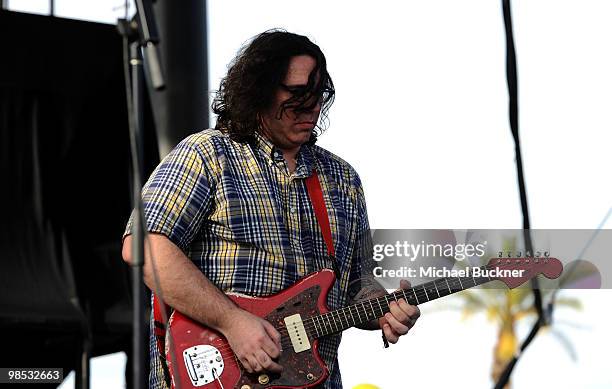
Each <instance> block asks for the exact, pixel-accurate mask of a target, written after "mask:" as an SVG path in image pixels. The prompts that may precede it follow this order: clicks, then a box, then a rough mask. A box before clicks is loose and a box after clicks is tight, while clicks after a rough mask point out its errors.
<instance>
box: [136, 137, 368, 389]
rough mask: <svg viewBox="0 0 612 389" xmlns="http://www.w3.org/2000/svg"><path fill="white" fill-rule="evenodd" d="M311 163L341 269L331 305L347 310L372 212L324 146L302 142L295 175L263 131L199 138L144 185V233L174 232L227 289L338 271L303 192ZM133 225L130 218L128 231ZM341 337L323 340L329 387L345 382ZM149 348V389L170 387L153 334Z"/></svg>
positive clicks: (257, 290) (257, 289) (263, 291)
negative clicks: (244, 138) (250, 138)
mask: <svg viewBox="0 0 612 389" xmlns="http://www.w3.org/2000/svg"><path fill="white" fill-rule="evenodd" d="M313 168H315V169H316V171H317V173H318V175H319V180H320V182H321V188H322V190H323V196H324V200H325V205H326V207H327V212H328V216H329V222H330V227H331V231H332V237H333V241H334V249H335V254H336V261H337V265H338V268H339V271H340V274H341V279H340V280H339V282H336V283H335V284H334V287H333V289H332V290H331V292H330V294H329V297H328V305H329V307H330V308H331V309H336V308H340V307H343V306H345V305H346V304H347V301H348V285H349V284H351V283H352V281H354V280H358V279H359V278H360V276H361V270H362V258H361V256H362V255H361V253H363V252H364V246H366V245H367V244H368V242H367V236H369V230H368V228H369V226H368V218H367V213H366V206H365V199H364V195H363V190H362V186H361V182H360V180H359V177H358V175H357V174H356V172H355V171H354V170H353V168H352V167H351V166H350V165H349V164H348V163H346V162H345V161H343V160H342V159H340V158H338V157H337V156H335V155H333V154H332V153H330V152H328V151H326V150H324V149H322V148H321V147H318V146H307V145H304V146H302V147H301V149H300V152H299V153H298V158H297V166H296V170H295V172H294V173H289V171H288V168H287V165H286V163H285V160H284V158H283V155H282V153H281V151H280V150H278V149H277V148H276V147H274V146H273V145H272V143H271V142H270V141H269V140H267V139H265V138H264V137H262V136H260V135H256V137H255V141H254V142H251V143H245V144H242V143H237V142H235V141H233V140H231V139H230V138H229V136H228V135H226V134H224V133H222V132H220V131H216V130H205V131H202V132H200V133H197V134H193V135H191V136H189V137H187V138H185V139H184V140H183V141H182V142H181V143H179V144H178V145H177V146H176V148H175V149H174V150H173V151H172V152H170V154H168V156H167V157H166V158H165V159H164V160H163V161H162V162H161V163H160V164H159V166H158V167H157V168H156V169H155V171H154V172H153V174H152V175H151V177H150V178H149V180H148V181H147V183H146V184H145V186H144V187H143V190H142V198H143V202H144V204H143V208H144V213H145V219H146V222H147V229H148V231H149V232H153V233H159V234H163V235H165V236H167V237H168V238H169V239H170V240H171V241H172V242H174V243H175V244H176V245H177V246H178V247H180V248H181V249H182V250H183V252H185V254H186V255H187V257H189V258H191V260H192V261H193V263H194V264H195V265H196V266H197V267H198V268H199V269H200V270H201V271H202V273H204V275H205V276H206V277H207V278H208V279H209V280H210V281H211V282H213V283H214V284H215V285H216V286H217V287H218V288H219V289H220V290H222V291H224V292H226V293H227V292H234V293H242V294H247V295H254V296H266V295H270V294H273V293H276V292H278V291H280V290H283V289H285V288H287V287H289V286H291V285H293V284H294V283H295V282H296V281H298V280H299V279H300V278H301V277H303V276H305V275H307V274H309V273H312V272H314V271H317V270H320V269H322V268H333V264H332V263H330V262H329V261H330V260H329V259H328V255H327V248H326V245H325V242H324V240H323V235H322V233H321V229H320V227H319V224H318V223H317V220H316V217H315V213H314V209H313V206H312V204H311V201H310V198H309V196H308V192H307V190H306V185H305V180H304V179H305V178H306V177H308V176H310V174H312V173H311V172H312V170H313ZM130 228H131V222H129V223H128V226H127V228H126V235H127V234H129V232H130ZM194 298H198V296H194ZM340 338H341V336H340V335H334V336H329V337H326V338H323V339H322V340H321V342H320V348H319V350H320V352H321V356H322V357H323V359H324V360H325V362H326V364H327V366H328V368H329V369H330V373H331V376H330V378H329V379H328V380H327V382H326V383H325V385H324V387H325V388H327V389H331V388H341V387H342V382H341V378H340V371H339V369H338V361H337V353H338V346H339V344H340ZM150 352H151V375H150V388H166V385H165V382H164V378H163V371H162V368H161V363H160V359H159V354H158V351H157V347H156V344H155V338H154V336H153V331H151V339H150Z"/></svg>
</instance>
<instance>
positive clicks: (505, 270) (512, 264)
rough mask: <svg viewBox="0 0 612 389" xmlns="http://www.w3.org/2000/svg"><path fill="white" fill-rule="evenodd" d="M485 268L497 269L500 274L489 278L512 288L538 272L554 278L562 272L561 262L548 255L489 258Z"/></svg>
mask: <svg viewBox="0 0 612 389" xmlns="http://www.w3.org/2000/svg"><path fill="white" fill-rule="evenodd" d="M487 269H491V270H494V269H499V270H500V274H502V275H501V276H499V277H491V278H492V279H496V280H500V281H501V282H503V283H504V284H506V285H507V286H508V288H510V289H513V288H516V287H517V286H520V285H522V284H524V283H525V282H527V281H529V280H530V279H532V278H534V277H536V276H537V275H539V274H542V275H544V276H545V277H546V278H549V279H555V278H557V277H559V276H560V275H561V273H562V272H563V264H562V263H561V261H559V260H558V259H557V258H550V257H521V258H491V260H489V263H488V264H487Z"/></svg>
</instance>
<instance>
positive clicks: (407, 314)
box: [378, 280, 421, 344]
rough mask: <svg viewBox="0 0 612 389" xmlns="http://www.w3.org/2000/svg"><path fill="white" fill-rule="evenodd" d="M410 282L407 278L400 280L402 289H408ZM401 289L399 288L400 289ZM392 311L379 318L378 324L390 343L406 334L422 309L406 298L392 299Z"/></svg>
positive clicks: (390, 304) (390, 306) (390, 305)
mask: <svg viewBox="0 0 612 389" xmlns="http://www.w3.org/2000/svg"><path fill="white" fill-rule="evenodd" d="M409 287H410V282H408V281H406V280H401V281H400V288H401V289H408V288H409ZM398 290H399V289H398ZM389 308H390V312H387V313H386V314H385V316H383V317H381V318H380V319H378V324H379V325H380V328H382V330H383V333H384V335H385V337H386V338H387V340H388V341H389V343H394V344H395V343H397V341H398V340H399V337H400V336H402V335H406V334H407V333H408V331H409V330H410V329H411V328H412V327H413V326H414V323H416V321H417V319H418V318H419V316H421V311H420V310H419V308H418V307H417V306H415V305H410V304H408V303H407V302H406V300H404V299H400V300H398V301H391V302H390V303H389Z"/></svg>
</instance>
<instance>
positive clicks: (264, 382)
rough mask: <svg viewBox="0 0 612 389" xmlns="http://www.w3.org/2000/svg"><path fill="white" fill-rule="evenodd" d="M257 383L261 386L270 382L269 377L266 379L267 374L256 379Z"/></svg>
mask: <svg viewBox="0 0 612 389" xmlns="http://www.w3.org/2000/svg"><path fill="white" fill-rule="evenodd" d="M257 381H259V383H260V384H261V385H265V384H267V383H268V382H270V377H268V375H267V374H261V375H260V376H259V378H257Z"/></svg>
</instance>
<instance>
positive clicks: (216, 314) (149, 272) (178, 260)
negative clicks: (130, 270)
mask: <svg viewBox="0 0 612 389" xmlns="http://www.w3.org/2000/svg"><path fill="white" fill-rule="evenodd" d="M131 238H132V237H131V236H128V237H126V238H125V241H124V254H123V256H124V259H126V261H127V262H130V260H129V257H130V255H129V254H128V253H129V252H130V251H131V250H130V249H131ZM148 239H149V242H150V243H148V244H146V245H145V253H146V259H145V264H144V267H143V273H144V281H145V283H146V285H147V286H148V287H149V288H150V289H151V290H152V291H153V292H157V291H158V288H160V289H161V291H162V295H163V298H164V301H165V303H166V304H168V305H170V306H171V307H172V308H174V309H176V310H178V311H180V312H181V313H183V314H185V315H187V316H189V317H191V318H192V319H194V320H196V321H198V322H200V323H203V324H205V325H207V326H209V327H211V328H214V329H216V330H220V329H221V327H223V325H224V323H226V322H227V320H228V319H227V318H228V317H229V316H230V315H231V312H232V311H234V310H235V309H237V306H236V305H235V304H234V303H233V302H232V301H231V300H230V299H229V298H227V296H225V294H223V293H222V292H221V291H220V290H219V289H218V288H217V287H216V286H215V285H214V284H213V283H212V282H210V281H209V280H208V279H207V278H206V277H205V276H204V275H203V274H202V272H201V271H200V270H199V269H198V268H197V267H196V266H195V265H194V264H193V262H191V260H190V259H189V258H187V256H186V255H185V254H184V253H183V252H182V251H181V250H180V249H179V248H178V247H177V246H176V245H174V244H173V243H172V242H171V241H170V240H169V239H168V238H167V237H165V236H163V235H159V234H149V235H148ZM126 245H127V246H126ZM151 253H152V254H153V259H154V260H155V269H156V273H157V281H158V282H159V285H157V284H156V279H155V277H154V274H153V264H152V259H151ZM126 256H127V257H128V258H126Z"/></svg>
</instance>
